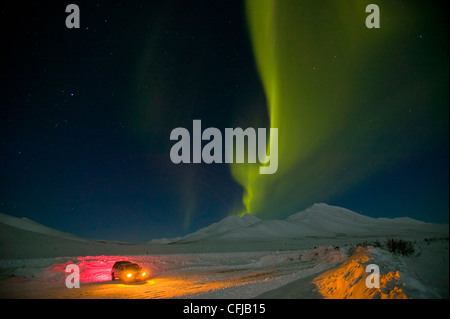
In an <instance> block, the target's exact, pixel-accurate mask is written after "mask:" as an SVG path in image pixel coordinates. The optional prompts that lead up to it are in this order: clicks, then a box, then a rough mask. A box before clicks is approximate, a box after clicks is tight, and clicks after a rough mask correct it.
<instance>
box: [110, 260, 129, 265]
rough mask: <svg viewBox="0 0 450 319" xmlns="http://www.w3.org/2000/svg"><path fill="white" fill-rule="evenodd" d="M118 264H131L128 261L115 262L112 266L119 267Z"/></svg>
mask: <svg viewBox="0 0 450 319" xmlns="http://www.w3.org/2000/svg"><path fill="white" fill-rule="evenodd" d="M120 264H132V262H130V261H116V263H115V264H114V265H120Z"/></svg>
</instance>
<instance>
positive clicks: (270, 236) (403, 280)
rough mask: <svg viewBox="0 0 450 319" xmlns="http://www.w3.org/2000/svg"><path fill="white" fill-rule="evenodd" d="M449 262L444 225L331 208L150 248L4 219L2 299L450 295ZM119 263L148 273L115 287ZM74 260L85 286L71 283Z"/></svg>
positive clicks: (240, 221)
mask: <svg viewBox="0 0 450 319" xmlns="http://www.w3.org/2000/svg"><path fill="white" fill-rule="evenodd" d="M388 238H398V239H400V238H401V239H404V240H408V241H411V242H412V243H413V246H414V252H413V253H412V254H411V255H409V256H402V255H396V254H393V253H391V252H389V251H388V250H387V249H386V247H385V245H383V244H384V243H385V242H386V240H387V239H388ZM362 243H366V244H364V245H359V246H357V245H358V244H362ZM379 243H381V244H382V245H381V246H382V247H379V246H380V245H379ZM367 244H368V245H367ZM448 257H449V253H448V225H436V224H428V223H423V222H420V221H416V220H412V219H409V218H399V219H385V218H380V219H375V218H370V217H366V216H362V215H360V214H357V213H355V212H352V211H349V210H347V209H344V208H339V207H333V206H329V205H326V204H316V205H313V206H312V207H310V208H308V209H307V210H305V211H303V212H300V213H297V214H294V215H292V216H290V217H289V218H287V219H285V220H260V219H258V218H257V217H255V216H251V215H245V216H243V217H236V216H230V217H227V218H225V219H223V220H222V221H220V222H218V223H215V224H212V225H210V226H208V227H205V228H203V229H200V230H198V231H197V232H195V233H192V234H189V235H187V236H184V237H182V238H181V237H179V238H164V239H158V240H153V241H151V242H150V243H148V244H130V243H115V242H105V241H94V240H85V239H82V238H78V237H76V236H73V235H71V234H67V233H63V232H59V231H57V230H53V229H50V228H48V227H45V226H43V225H40V224H38V223H35V222H33V221H30V220H28V219H19V218H15V217H11V216H8V215H4V214H0V298H400V297H405V298H448V283H449V278H448ZM117 260H129V261H133V262H137V263H139V264H140V265H141V266H143V267H144V268H146V269H147V270H148V272H149V273H150V277H149V278H148V280H147V281H145V282H140V283H131V284H124V283H121V282H116V281H114V282H113V281H111V278H110V272H111V267H112V265H113V264H114V262H115V261H117ZM71 263H74V264H77V265H78V266H79V268H80V279H81V287H80V288H79V289H76V288H73V289H68V288H67V287H66V285H65V278H66V272H65V269H66V266H67V265H69V264H71ZM368 264H377V265H378V266H379V268H380V272H381V273H380V275H381V276H380V277H381V280H380V286H381V287H380V288H367V287H366V284H365V282H366V280H365V278H366V277H367V275H368V273H366V272H365V271H364V270H365V266H366V265H368Z"/></svg>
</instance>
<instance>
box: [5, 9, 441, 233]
mask: <svg viewBox="0 0 450 319" xmlns="http://www.w3.org/2000/svg"><path fill="white" fill-rule="evenodd" d="M25 3H26V4H25ZM25 3H22V2H21V3H18V4H15V5H8V6H2V8H1V9H0V14H1V16H0V17H1V23H2V25H1V32H2V43H3V45H2V50H1V53H0V54H1V82H0V107H1V112H0V212H2V213H5V214H9V215H13V216H17V217H27V218H30V219H32V220H35V221H37V222H39V223H42V224H45V225H47V226H49V227H53V228H56V229H59V230H62V231H66V232H70V233H73V234H75V235H78V236H81V237H85V238H93V239H106V240H120V241H130V242H146V241H149V240H151V239H153V238H161V237H175V236H180V235H185V234H187V233H189V232H192V231H195V230H197V229H198V228H200V227H204V226H207V225H209V224H211V223H213V222H217V221H219V220H220V219H222V218H224V217H226V216H228V215H231V214H241V213H243V212H250V213H252V214H255V215H256V216H258V217H260V218H285V217H287V216H289V215H291V214H293V213H296V212H298V211H300V210H303V209H305V208H306V207H308V206H309V205H311V204H313V203H316V202H326V203H329V204H333V205H339V206H343V207H346V208H349V209H352V210H354V211H356V212H359V213H362V214H365V215H368V216H373V217H402V216H409V217H412V218H416V219H420V220H424V221H428V222H440V223H448V221H449V195H448V193H449V164H448V163H449V140H448V138H449V128H448V115H449V114H448V113H449V95H448V85H449V83H448V81H449V76H448V74H449V73H448V70H449V68H448V57H449V48H448V21H447V13H446V12H447V11H446V9H445V8H444V7H443V6H442V5H441V4H440V2H438V1H395V4H393V1H371V2H370V1H364V0H361V1H349V2H347V4H344V5H342V3H344V2H340V1H324V0H322V1H304V2H303V3H302V2H301V1H286V0H281V1H277V2H276V3H278V4H277V5H276V6H274V7H276V8H274V7H270V6H269V8H267V6H264V5H261V4H263V3H266V4H267V3H269V2H267V1H265V0H264V1H263V0H261V1H255V0H250V1H248V2H247V5H246V3H245V2H244V1H240V0H239V1H231V0H226V1H225V0H223V1H222V0H216V1H200V0H198V1H175V0H170V1H169V0H165V1H152V0H148V1H117V0H113V1H112V0H111V1H76V2H75V3H76V4H77V5H78V6H79V7H80V11H81V16H80V17H81V19H80V22H81V28H80V29H68V28H66V26H65V19H66V17H67V15H68V13H66V12H65V7H66V5H68V4H70V3H71V2H67V3H65V2H61V1H33V2H31V1H26V2H25ZM313 3H314V4H313ZM349 3H353V4H354V6H353V7H345V6H346V5H349ZM368 3H377V4H378V5H379V6H380V8H381V28H380V29H379V30H369V29H367V28H366V27H365V23H364V21H365V17H366V16H367V13H365V12H364V8H365V6H366V4H368ZM438 3H439V4H438ZM361 8H362V9H361ZM267 13H270V14H268V15H267V16H269V18H267V17H266V16H265V14H267ZM267 30H269V31H267ZM274 92H275V93H274ZM194 119H200V120H201V121H202V126H203V128H207V127H216V128H219V129H220V130H224V129H225V128H227V127H228V128H230V127H231V128H235V127H242V128H247V127H255V128H257V127H266V128H269V127H270V126H272V127H277V128H278V129H279V132H280V135H279V170H278V172H277V173H276V174H274V175H270V176H253V175H252V174H253V173H254V170H253V168H252V167H248V166H247V165H241V164H232V165H228V164H178V165H176V164H173V163H172V162H171V160H170V156H169V153H170V149H171V147H172V146H173V145H174V143H175V142H174V141H171V140H170V133H171V131H172V130H173V129H174V128H176V127H185V128H187V129H188V130H190V131H192V121H193V120H194Z"/></svg>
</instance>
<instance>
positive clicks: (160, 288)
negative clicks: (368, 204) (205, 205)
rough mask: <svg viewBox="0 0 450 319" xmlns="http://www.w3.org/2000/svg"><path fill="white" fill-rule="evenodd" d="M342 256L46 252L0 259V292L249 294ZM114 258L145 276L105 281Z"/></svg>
mask: <svg viewBox="0 0 450 319" xmlns="http://www.w3.org/2000/svg"><path fill="white" fill-rule="evenodd" d="M343 258H344V255H343V254H341V253H340V252H339V251H337V250H335V249H334V248H332V247H320V248H318V249H316V250H310V251H296V252H258V253H218V254H195V255H194V254H185V255H164V256H89V257H77V258H47V259H39V260H35V261H34V262H30V261H28V262H27V263H26V264H25V261H23V260H22V261H21V260H16V261H10V262H9V264H8V265H5V264H3V265H2V269H3V275H4V276H2V277H3V279H2V284H1V288H0V297H1V298H52V299H53V298H55V299H56V298H84V299H88V298H97V299H98V298H133V299H135V298H152V299H155V298H254V297H257V296H258V295H260V294H263V293H265V292H267V291H270V290H273V289H276V288H278V287H281V286H283V285H285V284H287V283H289V282H292V281H294V280H298V279H300V278H303V277H306V276H310V275H312V274H316V273H320V272H322V271H324V270H326V269H328V268H330V267H332V266H333V264H334V263H335V262H337V261H340V260H342V259H343ZM117 260H130V261H133V262H137V263H139V264H140V265H142V266H143V267H144V268H146V269H148V270H149V272H150V278H149V279H148V280H147V281H145V282H137V283H129V284H125V283H122V282H117V281H111V280H110V271H111V267H112V265H113V263H114V262H115V261H117ZM21 262H22V264H21ZM71 263H75V264H77V265H78V266H79V267H80V278H81V285H80V288H78V289H77V288H72V289H68V288H67V287H66V286H65V276H66V274H65V267H66V265H68V264H71ZM5 269H9V275H8V274H7V272H8V271H7V270H5ZM5 275H6V276H5Z"/></svg>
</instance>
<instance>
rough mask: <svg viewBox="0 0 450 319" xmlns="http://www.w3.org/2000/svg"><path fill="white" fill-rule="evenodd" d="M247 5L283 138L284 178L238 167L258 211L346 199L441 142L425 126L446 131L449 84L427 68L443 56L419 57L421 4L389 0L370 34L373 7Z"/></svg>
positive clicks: (250, 204)
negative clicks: (339, 196)
mask: <svg viewBox="0 0 450 319" xmlns="http://www.w3.org/2000/svg"><path fill="white" fill-rule="evenodd" d="M246 3H247V6H246V12H247V17H248V21H249V29H250V33H251V38H252V43H253V47H254V53H255V58H256V62H257V66H258V70H259V74H260V75H261V78H262V82H263V85H264V88H265V92H266V96H267V101H268V102H267V103H268V111H269V115H270V124H271V126H272V127H277V128H279V132H280V133H279V148H280V150H279V158H280V171H279V174H277V175H274V176H260V175H259V174H257V173H255V171H253V170H252V169H242V168H239V167H236V166H233V173H234V176H235V177H236V179H237V180H238V181H239V182H240V183H241V184H242V185H243V186H244V188H245V189H246V190H247V193H246V195H245V197H244V203H245V205H246V207H247V210H248V211H249V212H252V213H256V214H260V213H261V214H263V215H265V214H267V215H266V216H270V217H273V215H276V214H277V213H274V212H276V211H280V210H281V211H295V209H296V207H298V206H299V205H302V204H304V203H308V202H311V200H312V199H313V198H314V197H315V196H317V194H318V193H320V194H321V195H322V196H323V197H324V198H330V197H333V196H334V195H336V194H339V193H341V194H342V193H343V192H345V191H346V190H348V189H349V188H351V187H352V186H354V185H356V184H357V183H359V182H363V181H364V180H365V179H367V178H368V177H370V176H371V175H372V174H374V173H376V172H377V171H378V170H380V169H383V168H385V167H386V166H389V165H393V164H394V163H396V162H397V161H398V160H401V159H402V158H403V157H405V156H407V154H409V153H410V152H415V151H423V150H425V149H426V148H427V147H429V146H430V144H433V143H434V142H435V141H436V140H435V136H425V134H424V133H426V131H425V130H426V129H428V130H431V129H432V130H435V132H436V133H435V134H436V135H438V136H441V135H445V133H446V129H448V123H447V122H446V120H445V119H444V118H443V117H442V115H444V114H448V105H446V104H444V103H442V101H439V98H438V97H444V96H445V95H446V91H447V88H446V87H447V83H448V78H446V77H445V72H442V71H440V70H437V69H435V70H433V69H432V68H430V66H429V65H425V62H430V61H432V60H434V59H435V61H438V60H439V61H443V60H444V56H443V55H442V56H435V55H437V54H439V51H436V52H423V53H424V55H423V61H421V62H419V61H418V60H417V53H416V52H414V51H413V48H414V46H415V45H417V44H415V42H416V41H415V40H414V39H413V38H412V37H414V36H418V37H419V38H420V35H413V34H411V30H413V29H414V28H415V25H417V23H418V22H419V23H420V22H422V23H423V21H422V20H421V18H422V17H421V15H422V14H423V12H421V11H419V7H418V6H417V7H405V4H404V3H402V2H395V3H394V2H392V1H380V2H378V5H379V6H380V7H381V8H382V25H383V26H382V27H381V28H380V29H368V28H366V27H365V25H364V23H365V18H366V16H367V13H366V10H365V8H366V6H367V5H368V4H370V3H371V2H370V1H361V0H355V1H272V0H267V1H265V0H263V1H258V0H249V1H247V2H246ZM293 30H295V31H293ZM435 31H436V32H437V31H438V30H435ZM411 51H413V52H411ZM427 60H429V61H427ZM440 67H443V68H444V69H445V68H446V67H447V68H448V64H447V66H445V65H442V66H440ZM431 81H433V83H432V85H431ZM447 96H448V93H447ZM424 101H427V103H426V104H425V103H424ZM414 128H419V129H414Z"/></svg>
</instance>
